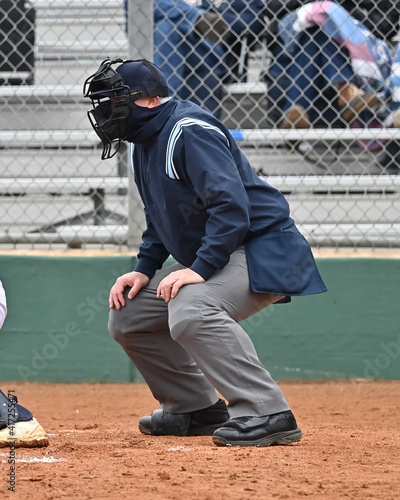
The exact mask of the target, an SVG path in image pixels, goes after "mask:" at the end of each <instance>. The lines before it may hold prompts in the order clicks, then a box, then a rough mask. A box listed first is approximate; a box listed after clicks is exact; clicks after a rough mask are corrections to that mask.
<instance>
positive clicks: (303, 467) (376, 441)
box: [0, 381, 400, 500]
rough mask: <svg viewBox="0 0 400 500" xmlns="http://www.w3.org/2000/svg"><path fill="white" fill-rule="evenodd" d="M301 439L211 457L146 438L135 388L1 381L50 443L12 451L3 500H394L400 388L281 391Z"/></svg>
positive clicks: (184, 442)
mask: <svg viewBox="0 0 400 500" xmlns="http://www.w3.org/2000/svg"><path fill="white" fill-rule="evenodd" d="M280 386H281V387H282V389H283V390H284V393H285V395H286V397H287V399H288V401H289V403H290V404H291V406H292V409H293V411H294V413H295V415H296V417H297V420H298V423H299V426H300V427H301V428H302V430H303V434H304V438H303V439H302V441H300V443H298V444H295V445H291V446H276V447H269V448H220V447H216V446H215V445H213V444H212V442H211V438H210V437H190V438H176V437H161V438H160V437H149V436H144V435H142V434H140V432H139V431H138V429H137V423H138V420H139V418H140V417H141V416H142V415H145V414H149V412H151V411H152V410H153V409H155V408H156V407H157V406H158V405H157V403H156V402H155V401H154V400H153V398H152V396H151V394H150V392H149V390H148V388H147V387H146V386H145V385H143V384H123V385H116V384H104V385H102V384H39V383H32V384H26V383H11V382H4V383H0V388H1V389H2V390H3V391H4V392H5V393H6V394H7V391H8V390H11V389H14V390H15V393H16V395H17V396H18V398H19V401H20V403H21V404H23V405H24V406H27V407H28V408H30V409H31V410H32V411H33V412H34V414H35V416H36V417H37V419H38V420H39V422H40V423H41V424H42V425H43V427H44V428H45V429H46V430H47V432H48V433H49V435H50V446H49V447H48V448H41V449H26V448H25V449H22V448H19V449H17V452H16V458H17V462H16V480H15V481H16V492H15V493H13V492H9V491H7V488H8V486H9V484H8V483H7V479H8V476H7V474H8V473H9V471H10V465H9V464H8V463H7V462H8V458H9V457H8V453H9V450H8V448H3V449H0V458H1V460H0V461H1V462H2V463H1V465H2V467H1V469H0V495H1V498H2V499H9V498H10V499H11V498H13V499H17V498H23V499H24V500H37V499H40V500H45V499H46V500H47V499H63V498H66V499H78V500H85V499H89V498H93V499H95V498H96V499H107V500H108V499H111V500H113V499H116V500H117V499H118V500H120V499H121V498H125V497H127V498H130V499H135V500H155V499H162V500H164V499H165V500H169V499H171V500H184V499H187V498H188V499H192V498H195V499H196V500H225V499H226V500H247V499H251V500H259V499H260V500H261V499H262V500H264V499H289V500H291V499H296V498H303V497H305V496H308V497H309V498H312V499H317V500H318V499H327V500H338V499H373V500H380V499H382V500H395V499H396V500H397V499H399V498H400V469H399V457H400V437H399V422H400V417H399V415H400V381H395V382H364V381H360V382H321V383H314V382H304V383H303V382H285V383H281V384H280Z"/></svg>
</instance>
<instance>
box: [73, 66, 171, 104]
mask: <svg viewBox="0 0 400 500" xmlns="http://www.w3.org/2000/svg"><path fill="white" fill-rule="evenodd" d="M128 62H141V63H143V64H144V65H145V66H146V68H147V69H148V70H149V71H150V73H151V74H152V76H153V78H154V82H155V86H154V87H152V88H148V89H146V90H144V91H141V92H138V93H137V94H135V97H136V99H142V98H143V97H156V96H159V97H168V87H166V86H165V85H163V84H162V82H161V79H160V75H159V74H158V72H157V71H156V69H155V68H157V66H156V65H155V64H153V63H150V62H149V61H147V60H146V59H128V60H125V61H124V60H122V59H109V58H107V59H104V61H103V62H102V63H101V64H100V66H99V67H98V69H97V71H96V73H94V74H93V75H91V76H89V77H88V78H87V79H86V80H85V83H84V85H83V95H84V97H89V98H90V99H92V100H100V99H104V98H107V97H118V96H122V95H127V94H130V93H131V89H130V88H129V86H128V85H126V84H125V83H124V80H123V78H122V76H121V75H119V74H118V73H117V72H116V71H115V70H114V69H113V68H112V67H111V66H112V65H113V64H118V63H121V64H123V63H128ZM136 99H135V100H136Z"/></svg>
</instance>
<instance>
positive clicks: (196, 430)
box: [139, 399, 229, 436]
mask: <svg viewBox="0 0 400 500" xmlns="http://www.w3.org/2000/svg"><path fill="white" fill-rule="evenodd" d="M228 420H229V413H228V410H227V408H226V404H225V401H223V400H222V399H220V400H218V401H217V402H216V403H215V405H213V406H209V407H208V408H204V409H203V410H197V411H192V412H190V413H168V412H166V411H164V410H161V409H160V410H155V411H153V413H152V414H151V416H148V417H142V418H141V419H140V420H139V430H140V432H143V434H150V435H152V436H212V435H213V432H214V431H215V430H216V429H219V428H220V427H221V426H222V425H224V424H225V423H226V422H227V421H228Z"/></svg>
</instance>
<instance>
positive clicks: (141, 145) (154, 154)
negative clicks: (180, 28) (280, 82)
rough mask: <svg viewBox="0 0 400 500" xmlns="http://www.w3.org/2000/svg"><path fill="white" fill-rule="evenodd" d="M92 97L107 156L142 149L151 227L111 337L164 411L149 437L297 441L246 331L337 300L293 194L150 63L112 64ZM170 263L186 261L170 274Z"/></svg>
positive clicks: (115, 309)
mask: <svg viewBox="0 0 400 500" xmlns="http://www.w3.org/2000/svg"><path fill="white" fill-rule="evenodd" d="M116 64H117V67H116V68H115V69H114V68H113V66H114V65H116ZM84 94H85V96H86V97H89V98H90V99H91V100H92V104H93V109H91V110H90V111H89V113H88V114H89V118H90V121H91V123H92V126H93V128H94V129H95V131H96V132H97V134H98V135H99V137H100V139H101V140H102V142H103V146H104V147H103V154H102V158H103V159H104V158H110V157H111V156H113V155H114V154H115V152H116V151H117V150H118V147H119V145H120V142H121V140H125V141H128V142H131V143H133V144H134V145H135V147H134V150H133V156H132V164H133V168H134V174H135V182H136V184H137V187H138V190H139V193H140V196H141V198H142V200H143V203H144V207H145V215H146V221H147V227H146V229H145V231H144V233H143V237H142V238H143V242H142V244H141V246H140V249H139V254H138V262H137V265H136V268H135V270H134V271H132V272H130V273H127V274H125V275H123V276H121V277H119V278H118V279H117V281H116V283H115V285H114V286H113V287H112V289H111V292H110V309H111V310H110V318H109V330H110V333H111V335H112V336H113V337H114V339H115V340H116V341H117V342H118V343H119V344H120V345H121V346H122V348H123V349H124V350H125V352H126V353H127V354H128V356H129V357H130V358H131V360H132V361H133V362H134V364H135V365H136V367H137V368H138V370H139V371H140V372H141V374H142V376H143V377H144V379H145V381H146V383H147V384H148V386H149V388H150V389H151V391H152V393H153V395H154V397H155V398H156V399H157V400H158V401H159V402H160V405H161V409H159V410H156V411H154V412H153V413H152V415H151V416H146V417H142V418H141V419H140V422H139V429H140V431H141V432H143V433H144V434H151V435H176V436H182V435H191V436H194V435H213V441H214V443H215V444H216V445H219V446H226V445H231V446H268V445H272V444H285V443H291V442H295V441H299V440H300V439H301V437H302V434H301V431H300V429H299V428H298V426H297V423H296V420H295V418H294V416H293V414H292V412H291V410H290V408H289V405H288V403H287V401H286V400H285V397H284V396H283V394H282V392H281V390H280V389H279V387H278V385H277V384H276V383H275V382H274V380H273V379H272V377H271V375H270V373H269V372H268V371H267V370H266V369H265V368H264V366H263V365H262V364H261V362H260V361H259V359H258V356H257V353H256V351H255V348H254V346H253V344H252V342H251V340H250V338H249V337H248V335H247V334H246V332H245V331H244V330H243V328H242V327H241V326H240V325H239V321H241V320H244V319H245V318H248V317H249V316H252V315H253V314H255V313H256V312H258V311H260V310H262V309H264V308H265V307H267V306H269V305H270V304H274V303H285V302H290V300H291V296H297V295H307V294H313V293H320V292H324V291H326V288H325V285H324V283H323V281H322V279H321V277H320V275H319V272H318V270H317V267H316V265H315V261H314V258H313V256H312V253H311V250H310V247H309V245H308V243H307V242H306V240H305V239H304V237H303V236H302V235H301V234H300V233H299V231H298V230H297V228H296V226H295V225H294V222H293V220H292V219H291V218H290V216H289V206H288V203H287V201H286V200H285V198H284V196H283V195H282V194H281V193H280V192H279V191H277V190H276V189H274V188H273V187H272V186H270V185H268V184H267V183H265V182H264V181H263V180H261V179H260V178H259V177H258V176H257V175H256V173H255V172H254V170H253V169H252V168H251V166H250V164H249V163H248V161H247V159H246V158H245V156H244V155H243V154H242V153H241V151H240V150H239V148H238V146H237V144H236V143H235V141H234V139H233V137H232V135H231V134H230V133H229V131H228V129H227V128H226V127H225V126H224V125H223V124H222V123H221V122H220V121H219V120H218V119H216V118H215V117H214V116H212V115H211V114H210V113H208V112H206V111H204V110H203V109H202V108H200V107H199V106H197V105H196V104H193V103H191V102H189V101H180V100H177V99H169V98H168V87H167V82H166V79H165V77H164V75H163V74H162V72H161V71H160V70H159V68H158V67H157V66H155V65H153V64H152V63H151V62H149V61H146V60H143V59H141V60H136V61H121V60H117V61H112V60H109V59H107V60H105V61H103V63H102V64H101V66H100V67H99V69H98V70H97V72H96V73H95V74H94V75H92V76H90V77H89V78H88V79H87V80H86V82H85V86H84ZM170 255H171V256H172V257H173V258H174V259H175V260H176V261H177V263H176V264H173V265H172V266H170V267H167V268H163V269H162V270H161V271H159V269H161V268H162V266H163V264H164V262H165V261H166V259H167V258H168V257H169V256H170ZM265 321H266V322H267V320H265ZM265 330H266V331H267V330H268V325H267V323H266V324H265ZM218 393H220V394H221V395H222V396H223V398H224V399H225V400H226V401H227V402H228V406H226V404H225V401H224V400H222V399H219V396H218Z"/></svg>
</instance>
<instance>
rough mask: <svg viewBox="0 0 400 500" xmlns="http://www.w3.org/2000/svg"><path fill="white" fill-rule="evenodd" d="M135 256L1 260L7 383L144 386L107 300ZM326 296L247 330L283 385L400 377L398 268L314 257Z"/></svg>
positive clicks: (260, 319) (2, 355)
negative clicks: (115, 332) (112, 326)
mask: <svg viewBox="0 0 400 500" xmlns="http://www.w3.org/2000/svg"><path fill="white" fill-rule="evenodd" d="M135 261H136V259H135V257H129V256H126V255H121V256H112V257H97V256H96V257H69V256H68V257H47V256H40V257H39V256H28V255H27V256H24V255H12V254H7V255H6V254H4V255H0V279H1V280H2V282H3V284H4V287H5V289H6V292H7V299H8V317H7V319H6V321H5V324H4V327H3V329H2V330H1V331H0V380H34V381H50V382H129V381H142V379H141V377H140V375H139V374H138V372H137V370H136V369H135V368H134V366H133V365H132V363H130V361H129V359H128V357H127V356H126V355H125V353H124V352H123V351H122V349H121V348H120V347H119V346H118V345H117V344H116V342H115V341H114V340H113V339H112V338H111V337H110V335H109V334H108V330H107V318H108V292H109V289H110V287H111V285H112V284H113V283H114V281H115V279H116V277H118V276H119V275H121V274H123V273H125V272H128V271H130V270H132V269H133V268H134V265H135ZM317 262H318V265H319V269H320V271H321V274H322V276H323V278H324V280H325V282H326V284H327V286H328V289H329V290H328V292H327V293H324V294H321V295H314V296H307V297H297V298H294V299H293V301H292V302H291V303H290V304H287V305H284V304H282V305H276V306H271V307H269V308H267V309H265V310H264V311H262V312H261V313H259V314H257V315H256V316H253V317H252V318H249V319H248V320H246V321H244V322H243V326H244V328H245V329H246V331H247V332H248V333H249V335H250V336H251V338H252V340H253V342H254V344H255V345H256V348H257V350H258V352H259V355H260V359H261V361H262V362H263V364H264V365H265V366H266V367H267V368H268V369H269V370H270V371H271V373H272V375H273V376H274V378H276V379H278V380H284V379H286V380H290V379H343V378H372V379H400V312H399V311H400V307H399V305H398V297H399V295H400V294H399V292H400V260H399V259H390V258H387V259H386V258H320V259H317Z"/></svg>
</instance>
